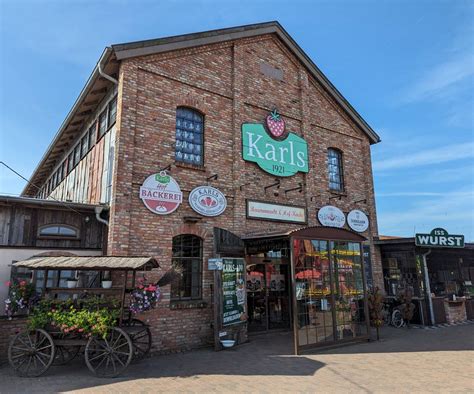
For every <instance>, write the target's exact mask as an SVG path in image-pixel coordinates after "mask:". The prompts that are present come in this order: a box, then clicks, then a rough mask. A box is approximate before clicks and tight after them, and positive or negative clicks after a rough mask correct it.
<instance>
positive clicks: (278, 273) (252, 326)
mask: <svg viewBox="0 0 474 394" xmlns="http://www.w3.org/2000/svg"><path fill="white" fill-rule="evenodd" d="M288 263H289V260H288V259H287V258H266V257H253V256H252V257H249V258H247V278H246V287H247V311H248V330H249V332H264V331H269V330H274V329H289V328H290V321H291V319H290V305H291V303H290V268H289V264H288Z"/></svg>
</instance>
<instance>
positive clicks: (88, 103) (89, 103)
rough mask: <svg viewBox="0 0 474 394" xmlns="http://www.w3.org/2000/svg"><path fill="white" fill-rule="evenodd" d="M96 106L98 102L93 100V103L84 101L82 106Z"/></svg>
mask: <svg viewBox="0 0 474 394" xmlns="http://www.w3.org/2000/svg"><path fill="white" fill-rule="evenodd" d="M96 104H99V100H93V101H86V102H85V103H83V104H82V105H85V106H87V107H88V106H89V105H96Z"/></svg>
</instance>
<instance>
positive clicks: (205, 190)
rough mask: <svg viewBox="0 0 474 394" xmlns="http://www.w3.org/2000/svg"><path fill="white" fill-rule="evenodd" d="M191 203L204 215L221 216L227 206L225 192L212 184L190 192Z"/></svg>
mask: <svg viewBox="0 0 474 394" xmlns="http://www.w3.org/2000/svg"><path fill="white" fill-rule="evenodd" d="M189 205H191V208H192V209H194V210H195V211H196V212H197V213H199V214H201V215H203V216H219V215H220V214H221V213H223V212H224V211H225V209H226V207H227V200H226V198H225V196H224V194H223V193H222V192H221V191H220V190H218V189H216V188H214V187H211V186H199V187H196V188H195V189H193V190H192V191H191V193H189Z"/></svg>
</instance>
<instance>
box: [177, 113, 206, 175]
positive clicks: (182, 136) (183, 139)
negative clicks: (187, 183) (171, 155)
mask: <svg viewBox="0 0 474 394" xmlns="http://www.w3.org/2000/svg"><path fill="white" fill-rule="evenodd" d="M203 129H204V117H203V116H202V115H201V114H200V113H199V112H197V111H195V110H192V109H190V108H183V107H179V108H178V109H177V110H176V148H175V159H176V160H177V161H181V162H183V163H188V164H193V165H196V166H202V165H203V153H204V145H203V142H204V134H203V132H204V130H203Z"/></svg>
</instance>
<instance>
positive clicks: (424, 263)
mask: <svg viewBox="0 0 474 394" xmlns="http://www.w3.org/2000/svg"><path fill="white" fill-rule="evenodd" d="M430 253H431V249H429V250H428V252H426V253H423V254H422V257H423V274H424V275H425V285H426V290H425V291H426V293H427V297H428V307H429V309H430V320H431V325H432V326H434V325H435V319H434V311H433V300H432V299H431V287H430V278H429V276H428V265H427V264H426V256H428V255H429V254H430Z"/></svg>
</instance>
